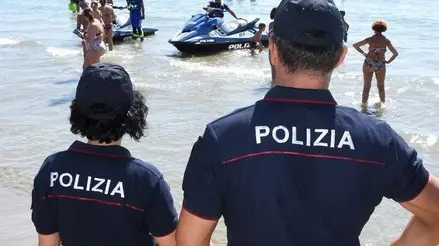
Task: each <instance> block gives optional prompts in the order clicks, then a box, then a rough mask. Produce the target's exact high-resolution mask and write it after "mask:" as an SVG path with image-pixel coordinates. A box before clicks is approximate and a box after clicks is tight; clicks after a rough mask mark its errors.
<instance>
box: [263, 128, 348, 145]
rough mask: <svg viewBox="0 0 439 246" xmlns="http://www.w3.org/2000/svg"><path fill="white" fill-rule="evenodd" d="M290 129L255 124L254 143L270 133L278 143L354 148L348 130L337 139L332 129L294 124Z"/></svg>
mask: <svg viewBox="0 0 439 246" xmlns="http://www.w3.org/2000/svg"><path fill="white" fill-rule="evenodd" d="M290 129H291V131H290ZM290 129H289V128H287V127H286V126H281V125H279V126H275V127H273V129H270V127H268V126H255V138H256V144H261V143H262V141H263V139H264V138H267V137H269V136H270V135H271V139H272V140H274V141H275V142H276V143H280V144H281V143H286V142H290V143H291V144H294V145H304V146H313V147H327V148H338V149H342V148H343V147H344V146H348V147H349V148H350V149H351V150H355V146H354V142H353V141H352V136H351V133H350V132H349V131H344V132H343V135H342V136H341V138H340V139H337V138H336V134H335V130H334V129H310V128H306V129H303V130H298V129H297V127H295V126H293V127H291V128H290ZM298 131H302V132H303V133H304V134H298ZM298 135H300V136H302V137H301V139H299V137H298ZM303 136H304V138H303Z"/></svg>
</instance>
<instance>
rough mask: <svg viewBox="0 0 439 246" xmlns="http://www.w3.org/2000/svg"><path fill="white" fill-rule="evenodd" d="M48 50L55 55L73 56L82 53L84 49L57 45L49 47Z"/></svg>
mask: <svg viewBox="0 0 439 246" xmlns="http://www.w3.org/2000/svg"><path fill="white" fill-rule="evenodd" d="M46 51H47V53H49V54H50V55H51V56H53V57H71V56H75V55H79V54H81V53H82V50H78V49H66V48H57V47H48V48H47V49H46Z"/></svg>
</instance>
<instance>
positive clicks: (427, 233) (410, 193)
mask: <svg viewBox="0 0 439 246" xmlns="http://www.w3.org/2000/svg"><path fill="white" fill-rule="evenodd" d="M387 130H388V131H387V133H390V135H389V136H390V138H389V139H391V141H389V146H388V151H387V153H388V154H387V155H388V160H387V162H386V164H387V167H386V169H385V172H387V176H386V178H387V180H388V182H389V183H388V184H389V185H388V188H387V191H386V193H385V196H386V197H388V198H391V199H393V200H395V201H397V202H399V203H400V204H401V205H402V206H403V207H404V208H406V209H407V210H409V211H410V212H412V213H413V217H412V219H411V221H410V222H409V224H408V225H407V227H406V228H405V230H404V232H403V233H402V234H401V236H400V237H399V238H397V239H396V240H395V241H394V242H393V243H392V245H393V246H406V245H407V246H409V245H416V246H435V245H437V244H439V206H438V204H439V181H438V179H437V178H436V177H434V176H433V175H432V174H430V173H429V172H428V170H427V169H426V168H425V167H424V165H423V162H422V159H421V158H419V157H418V155H417V152H416V150H415V149H414V148H412V147H410V146H409V145H408V144H407V143H406V142H405V140H404V139H403V138H402V137H401V136H399V135H398V134H397V133H396V132H394V131H393V129H391V128H390V127H389V126H388V125H387Z"/></svg>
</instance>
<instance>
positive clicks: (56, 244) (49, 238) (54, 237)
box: [38, 233, 61, 246]
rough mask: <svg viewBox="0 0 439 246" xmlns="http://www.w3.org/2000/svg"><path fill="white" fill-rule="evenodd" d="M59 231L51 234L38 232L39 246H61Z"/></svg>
mask: <svg viewBox="0 0 439 246" xmlns="http://www.w3.org/2000/svg"><path fill="white" fill-rule="evenodd" d="M60 245H61V241H60V238H59V233H54V234H50V235H43V234H38V246H60Z"/></svg>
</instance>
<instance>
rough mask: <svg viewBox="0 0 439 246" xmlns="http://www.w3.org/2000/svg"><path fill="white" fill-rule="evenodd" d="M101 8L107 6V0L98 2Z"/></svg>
mask: <svg viewBox="0 0 439 246" xmlns="http://www.w3.org/2000/svg"><path fill="white" fill-rule="evenodd" d="M99 2H100V3H101V5H102V6H105V5H106V4H107V0H99Z"/></svg>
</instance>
